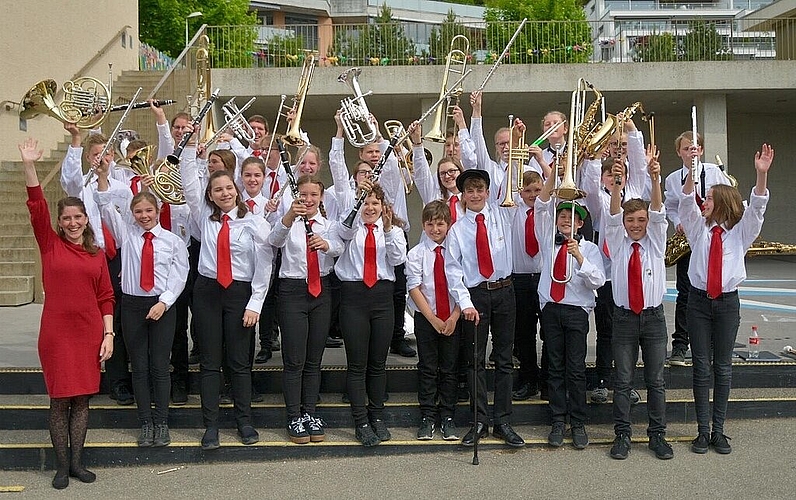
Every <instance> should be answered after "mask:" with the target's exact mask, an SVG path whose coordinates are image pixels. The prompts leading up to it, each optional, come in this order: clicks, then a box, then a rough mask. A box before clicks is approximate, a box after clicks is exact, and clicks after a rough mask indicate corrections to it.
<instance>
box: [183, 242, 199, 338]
mask: <svg viewBox="0 0 796 500" xmlns="http://www.w3.org/2000/svg"><path fill="white" fill-rule="evenodd" d="M201 251H202V242H201V241H199V240H197V239H196V238H194V237H193V236H191V244H190V245H188V280H187V281H186V282H185V292H187V293H188V307H189V309H190V310H191V311H193V287H194V284H195V283H196V277H197V276H199V254H200V253H201ZM194 323H195V320H194V318H193V316H191V321H190V324H189V325H188V332H189V333H190V335H191V342H193V348H192V349H191V351H192V352H199V344H198V341H197V339H196V326H195V325H194Z"/></svg>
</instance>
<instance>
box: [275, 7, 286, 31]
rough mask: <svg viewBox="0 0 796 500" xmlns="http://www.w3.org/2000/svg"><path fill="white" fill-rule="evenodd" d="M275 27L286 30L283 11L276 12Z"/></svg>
mask: <svg viewBox="0 0 796 500" xmlns="http://www.w3.org/2000/svg"><path fill="white" fill-rule="evenodd" d="M274 27H275V28H284V27H285V13H284V12H282V11H275V12H274Z"/></svg>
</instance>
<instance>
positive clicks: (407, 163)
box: [384, 120, 433, 194]
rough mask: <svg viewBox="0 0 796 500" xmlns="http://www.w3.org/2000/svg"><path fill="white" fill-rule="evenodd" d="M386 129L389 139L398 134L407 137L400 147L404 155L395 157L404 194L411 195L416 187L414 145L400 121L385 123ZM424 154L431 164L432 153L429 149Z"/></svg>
mask: <svg viewBox="0 0 796 500" xmlns="http://www.w3.org/2000/svg"><path fill="white" fill-rule="evenodd" d="M384 129H385V130H386V131H387V136H389V137H392V136H394V135H396V134H397V135H400V136H405V139H404V140H403V142H401V143H400V147H401V148H402V149H403V150H404V151H403V154H397V153H396V156H395V157H396V158H397V159H398V171H399V173H400V174H401V181H402V183H403V185H404V192H405V193H406V194H409V193H411V192H412V188H413V187H414V185H415V165H414V160H413V159H412V154H413V153H412V152H413V149H414V145H413V144H412V140H411V139H409V136H408V135H406V134H405V133H406V129H405V128H404V125H403V123H401V122H399V121H398V120H387V121H385V122H384ZM423 153H424V154H425V155H426V160H427V161H428V162H429V163H431V162H432V160H433V156H432V155H431V152H430V151H429V150H428V149H426V148H423Z"/></svg>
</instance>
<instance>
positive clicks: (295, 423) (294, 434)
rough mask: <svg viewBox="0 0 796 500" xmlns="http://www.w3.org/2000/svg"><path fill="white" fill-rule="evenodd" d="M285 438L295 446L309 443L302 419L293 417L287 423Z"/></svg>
mask: <svg viewBox="0 0 796 500" xmlns="http://www.w3.org/2000/svg"><path fill="white" fill-rule="evenodd" d="M287 436H288V437H289V438H290V441H291V442H293V443H296V444H307V443H309V442H310V433H309V432H307V428H306V427H304V419H303V418H302V417H293V418H291V419H290V421H289V422H288V423H287Z"/></svg>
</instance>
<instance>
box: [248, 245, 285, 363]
mask: <svg viewBox="0 0 796 500" xmlns="http://www.w3.org/2000/svg"><path fill="white" fill-rule="evenodd" d="M281 266H282V249H277V251H276V255H275V256H274V265H273V266H272V268H271V281H270V283H271V286H270V287H268V293H266V294H265V301H264V302H263V309H262V311H261V312H260V321H259V324H260V333H259V335H260V349H262V350H265V351H271V348H272V343H273V342H274V341H275V340H276V338H277V337H278V336H279V312H278V309H279V307H278V306H277V303H278V301H279V281H280V280H279V268H280V267H281ZM253 351H254V339H253V338H252V358H253V357H254V352H253Z"/></svg>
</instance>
